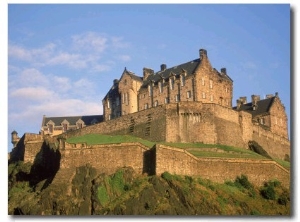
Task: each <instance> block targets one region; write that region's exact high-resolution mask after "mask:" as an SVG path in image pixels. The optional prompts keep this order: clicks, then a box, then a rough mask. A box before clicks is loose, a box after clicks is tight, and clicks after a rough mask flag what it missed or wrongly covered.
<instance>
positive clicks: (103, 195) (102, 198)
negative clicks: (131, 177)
mask: <svg viewBox="0 0 300 222" xmlns="http://www.w3.org/2000/svg"><path fill="white" fill-rule="evenodd" d="M97 197H98V199H99V202H100V204H101V205H102V206H103V207H104V206H105V205H106V204H107V203H108V202H109V196H108V194H107V191H106V189H105V187H104V186H99V187H98V190H97Z"/></svg>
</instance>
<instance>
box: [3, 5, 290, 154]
mask: <svg viewBox="0 0 300 222" xmlns="http://www.w3.org/2000/svg"><path fill="white" fill-rule="evenodd" d="M290 12H291V11H290V5H288V4H278V5H271V4H268V5H267V4H266V5H262V4H260V5H255V4H251V5H245V4H237V5H234V4H230V5H220V4H215V5H209V4H205V5H204V4H186V5H185V4H179V5H178V4H177V5H176V4H159V5H155V4H153V5H146V4H143V5H134V4H127V5H126V4H123V5H121V4H113V5H109V4H98V5H97V4H80V5H74V4H67V5H63V4H52V5H36V4H27V5H26V4H24V5H18V4H9V5H8V146H9V147H8V150H9V151H10V150H11V148H12V144H11V143H10V132H12V131H13V130H16V131H17V132H18V134H19V136H22V135H23V134H24V133H25V132H32V133H38V132H39V130H40V127H41V122H42V117H43V115H46V116H65V115H94V114H102V98H103V97H104V96H105V94H106V93H107V91H108V90H109V88H110V87H111V86H112V82H113V79H119V78H120V76H121V74H122V72H123V70H124V68H125V67H126V68H127V69H128V70H130V71H132V72H134V73H135V74H137V75H139V76H142V69H143V67H149V68H152V69H154V70H155V71H158V70H159V69H160V64H162V63H165V64H167V67H172V66H175V65H178V64H181V63H184V62H187V61H190V60H193V59H196V58H198V56H199V52H198V51H199V49H200V48H204V49H206V50H207V51H208V57H209V59H210V61H211V64H212V65H213V67H215V68H216V69H218V70H220V68H222V67H226V68H227V73H228V74H229V76H230V77H231V78H232V79H233V81H234V93H233V105H235V104H236V99H237V98H238V97H240V96H247V99H248V101H250V100H251V95H252V94H258V95H260V96H261V98H264V97H265V95H266V94H275V92H278V93H279V97H280V98H281V100H282V102H283V104H284V105H285V107H286V112H287V114H288V117H289V121H290V106H291V103H290V98H291V83H290V81H291V74H290V73H291V70H290V59H291V58H290V38H291V36H290V31H291V30H290ZM289 126H290V123H289Z"/></svg>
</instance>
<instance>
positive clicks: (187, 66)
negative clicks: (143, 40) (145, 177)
mask: <svg viewBox="0 0 300 222" xmlns="http://www.w3.org/2000/svg"><path fill="white" fill-rule="evenodd" d="M199 64H200V59H195V60H192V61H189V62H186V63H183V64H180V65H177V66H174V67H172V68H169V69H165V70H163V71H159V72H156V73H155V74H154V75H149V76H148V78H147V79H146V80H144V83H143V85H142V87H146V86H147V85H148V84H149V82H151V81H152V82H158V81H159V80H161V79H162V78H163V79H167V78H169V77H170V76H171V74H172V73H173V74H175V75H176V76H177V75H180V73H182V71H183V70H185V71H186V73H187V76H190V75H192V74H194V72H195V69H196V68H197V66H198V65H199Z"/></svg>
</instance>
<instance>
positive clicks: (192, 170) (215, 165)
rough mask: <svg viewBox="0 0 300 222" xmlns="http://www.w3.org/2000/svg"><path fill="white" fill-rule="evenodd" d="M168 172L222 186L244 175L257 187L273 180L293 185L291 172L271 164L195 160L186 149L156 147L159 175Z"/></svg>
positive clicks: (235, 160)
mask: <svg viewBox="0 0 300 222" xmlns="http://www.w3.org/2000/svg"><path fill="white" fill-rule="evenodd" d="M166 171H168V172H169V173H172V174H178V175H190V176H200V177H202V178H205V179H210V180H212V181H215V182H220V183H223V182H224V181H226V180H234V179H235V178H236V177H237V176H241V175H242V174H243V175H247V177H248V179H249V181H251V182H252V183H254V184H256V185H258V186H261V185H262V184H263V183H264V182H266V181H269V180H272V179H277V180H279V181H281V182H282V183H283V185H284V186H286V187H288V186H289V185H290V182H289V181H290V173H289V171H287V170H286V169H284V168H283V167H281V166H280V165H278V164H277V163H276V162H274V161H271V160H247V159H224V158H196V157H195V156H193V155H191V154H189V153H188V152H187V151H185V150H183V149H177V148H172V147H168V146H164V145H157V146H156V174H157V175H160V174H162V173H164V172H166Z"/></svg>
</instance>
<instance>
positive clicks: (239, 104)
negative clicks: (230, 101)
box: [236, 99, 242, 110]
mask: <svg viewBox="0 0 300 222" xmlns="http://www.w3.org/2000/svg"><path fill="white" fill-rule="evenodd" d="M241 105H242V102H241V100H240V99H237V100H236V109H237V110H239V109H240V108H241Z"/></svg>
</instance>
